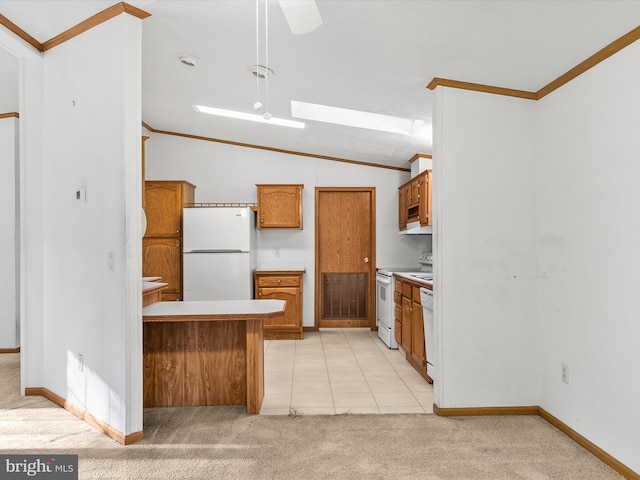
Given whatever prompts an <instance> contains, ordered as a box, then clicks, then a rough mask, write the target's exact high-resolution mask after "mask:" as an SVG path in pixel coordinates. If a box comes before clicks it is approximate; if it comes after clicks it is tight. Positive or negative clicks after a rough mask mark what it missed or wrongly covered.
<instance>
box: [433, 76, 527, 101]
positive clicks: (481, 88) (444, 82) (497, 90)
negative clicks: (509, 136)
mask: <svg viewBox="0 0 640 480" xmlns="http://www.w3.org/2000/svg"><path fill="white" fill-rule="evenodd" d="M436 87H450V88H458V89H460V90H472V91H474V92H483V93H492V94H494V95H506V96H508V97H518V98H525V99H527V100H537V99H538V98H537V96H536V93H535V92H527V91H526V90H514V89H513V88H504V87H495V86H492V85H483V84H481V83H471V82H461V81H459V80H450V79H448V78H439V77H435V78H434V79H433V80H431V82H429V85H427V88H428V89H429V90H434V89H435V88H436Z"/></svg>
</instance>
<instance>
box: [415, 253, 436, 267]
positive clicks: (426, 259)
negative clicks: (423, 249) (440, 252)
mask: <svg viewBox="0 0 640 480" xmlns="http://www.w3.org/2000/svg"><path fill="white" fill-rule="evenodd" d="M418 263H419V264H420V265H433V253H432V252H427V253H422V254H420V258H419V259H418Z"/></svg>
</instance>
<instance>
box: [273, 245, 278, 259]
mask: <svg viewBox="0 0 640 480" xmlns="http://www.w3.org/2000/svg"><path fill="white" fill-rule="evenodd" d="M273 256H274V257H279V256H280V247H277V248H274V249H273Z"/></svg>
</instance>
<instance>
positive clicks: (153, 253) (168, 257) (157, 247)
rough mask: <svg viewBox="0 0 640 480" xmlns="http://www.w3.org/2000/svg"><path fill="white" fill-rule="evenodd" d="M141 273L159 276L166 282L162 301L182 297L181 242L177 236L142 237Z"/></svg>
mask: <svg viewBox="0 0 640 480" xmlns="http://www.w3.org/2000/svg"><path fill="white" fill-rule="evenodd" d="M142 259H143V262H142V275H143V276H155V275H157V276H159V277H162V280H163V282H165V283H166V284H167V288H165V289H164V290H163V291H162V293H161V297H162V300H163V301H172V300H180V299H182V242H181V239H179V238H143V239H142Z"/></svg>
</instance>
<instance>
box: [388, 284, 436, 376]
mask: <svg viewBox="0 0 640 480" xmlns="http://www.w3.org/2000/svg"><path fill="white" fill-rule="evenodd" d="M394 301H395V310H394V312H395V326H396V332H395V335H396V341H397V342H398V345H400V347H402V349H403V350H404V352H405V354H406V357H405V358H406V359H407V361H408V362H409V363H410V364H411V365H412V366H413V368H415V369H416V370H417V371H418V373H419V374H420V375H422V376H423V377H424V378H425V380H427V381H428V382H429V383H432V379H431V378H430V377H429V375H427V355H426V349H425V339H424V323H423V319H422V304H421V303H420V286H419V285H416V284H412V283H411V282H407V281H404V280H402V279H399V278H397V277H396V281H395V292H394Z"/></svg>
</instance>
